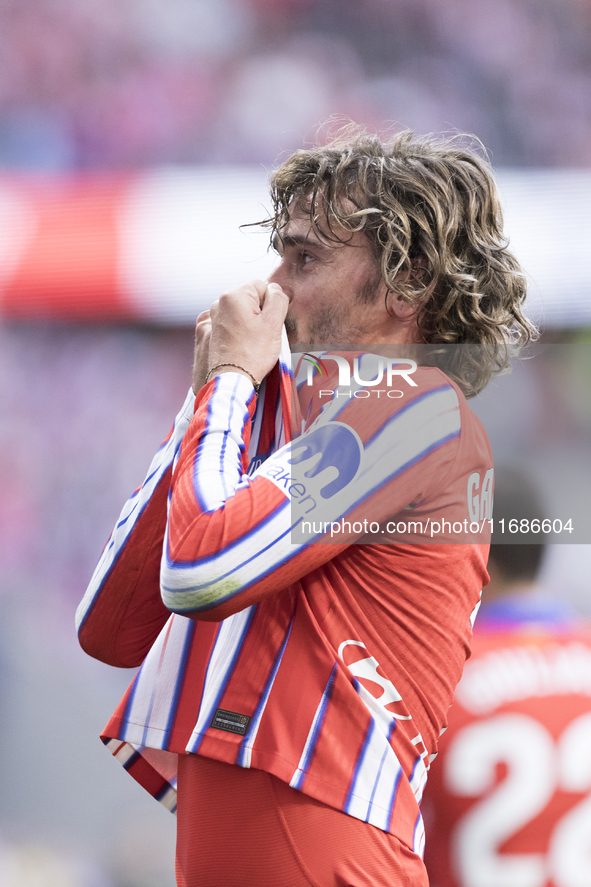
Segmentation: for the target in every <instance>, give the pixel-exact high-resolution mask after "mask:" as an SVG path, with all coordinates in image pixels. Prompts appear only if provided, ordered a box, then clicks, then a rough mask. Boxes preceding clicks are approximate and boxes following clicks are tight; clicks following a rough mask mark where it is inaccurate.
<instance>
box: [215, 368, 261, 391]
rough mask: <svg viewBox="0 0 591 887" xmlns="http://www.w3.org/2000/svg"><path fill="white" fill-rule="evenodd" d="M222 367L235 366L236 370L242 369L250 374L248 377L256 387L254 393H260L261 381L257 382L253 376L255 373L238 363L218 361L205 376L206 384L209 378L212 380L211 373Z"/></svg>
mask: <svg viewBox="0 0 591 887" xmlns="http://www.w3.org/2000/svg"><path fill="white" fill-rule="evenodd" d="M222 367H234V369H236V370H242V372H243V373H246V375H247V376H248V378H249V379H250V381H251V382H252V385H253V388H254V393H255V394H258V393H259V388H260V387H261V383H260V382H257V380H256V379H255V377H254V376H253V374H252V373H251V372H249V371H248V370H247V369H245V368H244V367H241V366H239V365H238V364H237V363H218V364H217V365H216V366H214V367H212V368H211V369H210V370H209V371H208V373H207V376H206V377H205V384H206V385H207V383H208V382H209V380H210V378H211V374H212V373H215V371H216V370H219V369H221V368H222Z"/></svg>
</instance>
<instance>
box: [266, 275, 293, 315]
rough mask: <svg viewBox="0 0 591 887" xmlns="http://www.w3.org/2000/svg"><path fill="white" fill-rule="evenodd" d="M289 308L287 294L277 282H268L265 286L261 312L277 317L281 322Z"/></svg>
mask: <svg viewBox="0 0 591 887" xmlns="http://www.w3.org/2000/svg"><path fill="white" fill-rule="evenodd" d="M288 308H289V296H287V295H286V293H285V292H284V291H283V289H282V288H281V287H280V286H279V284H278V283H269V284H267V287H266V293H265V302H264V305H263V309H262V310H263V313H264V314H266V315H267V316H269V317H271V316H273V317H278V318H279V319H280V320H281V322H283V320H284V318H285V315H286V314H287V309H288Z"/></svg>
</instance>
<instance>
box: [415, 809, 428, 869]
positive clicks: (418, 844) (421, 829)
mask: <svg viewBox="0 0 591 887" xmlns="http://www.w3.org/2000/svg"><path fill="white" fill-rule="evenodd" d="M412 849H413V850H414V852H415V853H416V854H417V856H420V857H421V859H422V858H423V854H424V852H425V823H424V822H423V817H422V815H421V814H420V813H419V818H418V819H417V822H416V825H415V831H414V835H413V842H412Z"/></svg>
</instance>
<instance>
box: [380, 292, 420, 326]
mask: <svg viewBox="0 0 591 887" xmlns="http://www.w3.org/2000/svg"><path fill="white" fill-rule="evenodd" d="M386 310H387V312H388V314H393V315H394V316H395V317H397V318H398V320H410V318H411V317H414V315H415V314H416V311H417V306H416V305H415V304H414V303H413V302H405V301H404V299H401V298H400V296H397V295H396V293H393V292H392V290H388V294H387V296H386Z"/></svg>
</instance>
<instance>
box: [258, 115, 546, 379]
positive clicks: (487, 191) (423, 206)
mask: <svg viewBox="0 0 591 887" xmlns="http://www.w3.org/2000/svg"><path fill="white" fill-rule="evenodd" d="M462 140H463V141H464V142H465V137H459V136H455V137H452V138H449V139H441V138H435V137H432V136H425V137H417V138H415V137H413V133H412V132H411V131H408V130H407V131H404V132H400V133H397V134H395V135H393V136H392V137H391V138H389V139H387V140H382V139H380V138H378V137H377V136H375V135H371V134H369V133H368V132H366V130H364V129H363V128H362V127H358V126H356V125H354V124H351V125H348V126H346V127H344V128H342V129H340V130H339V131H338V132H337V134H336V136H335V137H334V138H333V139H332V141H330V142H329V143H328V144H327V145H325V146H323V147H317V148H313V149H310V150H299V151H296V152H295V153H294V154H293V155H292V156H291V157H290V158H289V159H288V160H287V161H285V163H283V164H282V165H281V166H280V167H279V168H278V169H277V170H276V171H275V172H274V173H273V174H272V176H271V180H270V191H271V199H272V201H273V214H272V216H271V217H270V218H269V219H267V220H266V221H265V222H263V224H264V225H266V226H267V227H268V228H270V229H271V235H272V238H273V237H275V236H277V237H279V238H281V234H282V231H283V229H284V228H285V226H286V224H287V223H288V221H289V217H290V212H291V211H292V210H293V209H294V208H295V207H296V206H297V207H298V209H300V210H301V209H304V210H305V211H307V212H309V215H310V224H311V226H312V227H313V229H315V231H316V233H317V234H318V236H320V237H322V238H324V239H325V240H326V239H328V240H334V241H335V242H340V243H346V242H347V239H348V236H349V234H348V232H350V235H352V234H353V233H354V232H355V231H362V232H363V233H364V234H365V235H366V236H367V237H368V238H369V240H370V243H371V244H372V246H373V249H374V253H375V257H376V261H377V264H378V265H379V268H380V271H381V276H382V279H383V280H384V281H385V283H386V285H387V287H388V290H390V291H391V292H394V293H396V295H397V296H399V297H400V298H402V299H403V300H404V301H406V302H409V303H411V304H414V305H416V309H417V310H416V319H417V325H418V329H419V334H420V338H421V342H422V343H423V344H428V345H478V346H482V345H485V346H489V347H487V348H485V349H482V353H480V349H468V350H467V351H466V350H465V349H459V352H462V351H463V352H464V353H463V354H458V353H456V355H455V356H453V355H452V354H451V353H448V357H447V358H443V362H444V363H445V364H446V372H447V373H448V374H449V375H451V376H452V377H455V378H456V381H458V383H459V384H460V385H461V387H462V388H463V390H464V392H465V393H466V394H467V395H468V396H470V395H472V394H476V393H477V392H478V391H479V390H481V389H482V388H483V387H484V386H485V385H486V383H487V382H488V381H489V379H490V378H491V377H492V376H493V375H496V374H498V373H500V372H503V371H506V370H507V368H508V365H509V359H510V355H511V352H514V351H515V349H516V347H520V346H522V345H524V344H527V343H528V342H531V341H534V340H535V339H536V338H537V330H536V328H535V326H534V325H533V324H532V323H531V322H530V321H529V320H528V319H527V318H526V317H525V315H524V314H523V310H522V307H523V303H524V300H525V296H526V283H525V278H524V275H523V272H522V270H521V268H520V266H519V263H518V262H517V259H516V258H515V257H514V256H513V254H512V253H511V252H510V251H509V250H508V248H507V244H508V241H507V239H506V237H505V236H504V235H503V218H502V212H501V206H500V201H499V196H498V192H497V188H496V185H495V182H494V179H493V176H492V172H491V168H490V165H489V163H488V160H486V159H484V158H483V157H480V156H479V155H478V154H477V153H476V151H474V150H473V149H472V148H466V147H464V146H463V145H461V144H460V142H461V141H462ZM475 141H477V140H475ZM478 145H480V143H479V142H478ZM343 230H344V232H345V233H344V234H343ZM435 350H436V351H437V350H438V351H439V352H440V354H443V349H435ZM456 351H457V349H456Z"/></svg>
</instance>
